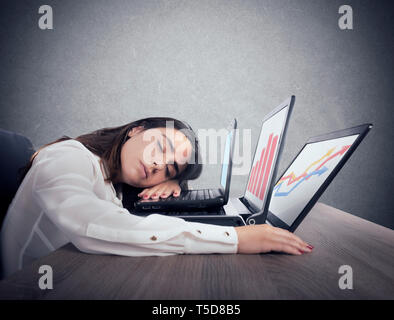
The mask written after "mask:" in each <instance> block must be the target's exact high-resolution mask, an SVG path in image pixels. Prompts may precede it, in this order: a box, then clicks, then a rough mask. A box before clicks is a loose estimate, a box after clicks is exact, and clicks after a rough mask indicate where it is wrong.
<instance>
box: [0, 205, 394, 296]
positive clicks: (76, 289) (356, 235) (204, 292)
mask: <svg viewBox="0 0 394 320" xmlns="http://www.w3.org/2000/svg"><path fill="white" fill-rule="evenodd" d="M295 233H296V234H297V235H299V236H300V237H301V238H302V239H303V240H305V241H307V242H308V243H310V244H312V245H313V246H314V247H315V248H314V250H313V252H312V253H311V254H305V255H302V256H291V255H286V254H279V253H269V254H256V255H237V254H234V255H216V254H215V255H176V256H167V257H122V256H113V255H91V254H85V253H81V252H79V251H78V249H76V248H75V247H74V246H73V245H72V244H68V245H66V246H64V247H62V248H60V249H59V250H57V251H55V252H53V253H51V254H50V255H48V256H47V257H44V258H41V259H38V260H37V261H35V262H34V263H33V264H32V265H31V266H30V267H27V268H25V269H23V270H21V271H19V272H17V273H15V274H14V275H12V276H10V277H9V278H7V279H4V280H3V281H2V282H0V299H164V300H166V299H181V300H182V299H205V300H211V299H240V300H243V299H394V268H393V262H394V231H393V230H391V229H387V228H385V227H382V226H379V225H377V224H374V223H371V222H368V221H366V220H363V219H360V218H358V217H355V216H352V215H350V214H348V213H345V212H343V211H340V210H337V209H334V208H332V207H329V206H327V205H325V204H322V203H318V204H317V205H316V206H315V207H314V208H313V210H312V211H311V212H310V214H309V215H308V216H307V217H306V219H305V220H304V222H303V223H302V224H301V225H300V227H299V228H298V229H297V230H296V232H295ZM44 264H45V265H50V266H51V267H52V268H53V277H54V281H53V289H52V290H41V289H40V288H39V286H38V280H39V278H40V276H42V275H41V274H39V273H38V269H39V267H40V266H41V265H44ZM341 265H349V266H351V267H352V269H353V289H352V290H349V289H348V290H341V289H340V288H339V285H338V281H339V278H340V277H341V276H342V275H341V274H339V273H338V269H339V267H340V266H341Z"/></svg>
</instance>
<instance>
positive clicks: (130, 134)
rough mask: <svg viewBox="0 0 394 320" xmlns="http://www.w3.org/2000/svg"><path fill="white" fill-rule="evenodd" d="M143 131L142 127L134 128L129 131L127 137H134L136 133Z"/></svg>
mask: <svg viewBox="0 0 394 320" xmlns="http://www.w3.org/2000/svg"><path fill="white" fill-rule="evenodd" d="M144 129H145V128H144V127H143V126H138V127H134V128H133V129H131V130H129V133H128V136H129V137H130V138H131V137H132V136H134V135H136V134H137V133H140V132H142V131H144Z"/></svg>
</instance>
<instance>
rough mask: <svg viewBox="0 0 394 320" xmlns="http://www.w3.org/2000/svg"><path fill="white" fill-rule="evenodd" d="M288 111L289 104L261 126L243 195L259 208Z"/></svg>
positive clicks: (264, 200) (263, 198)
mask: <svg viewBox="0 0 394 320" xmlns="http://www.w3.org/2000/svg"><path fill="white" fill-rule="evenodd" d="M288 111H289V105H287V106H286V107H284V108H282V109H281V110H280V111H278V112H277V113H275V114H274V115H273V116H271V117H270V118H268V119H267V120H266V121H264V123H263V125H262V128H261V132H260V137H259V140H258V142H257V147H256V151H255V154H254V159H253V162H252V168H251V171H250V174H249V179H248V183H247V187H246V190H245V195H244V197H245V199H246V200H248V201H249V202H250V203H252V204H253V205H254V206H256V207H257V208H259V209H263V208H264V205H265V203H266V200H267V194H268V193H269V189H270V186H271V180H272V173H273V171H274V168H275V164H276V160H277V155H278V150H279V147H280V143H281V135H282V132H283V130H284V127H285V124H286V119H287V115H288Z"/></svg>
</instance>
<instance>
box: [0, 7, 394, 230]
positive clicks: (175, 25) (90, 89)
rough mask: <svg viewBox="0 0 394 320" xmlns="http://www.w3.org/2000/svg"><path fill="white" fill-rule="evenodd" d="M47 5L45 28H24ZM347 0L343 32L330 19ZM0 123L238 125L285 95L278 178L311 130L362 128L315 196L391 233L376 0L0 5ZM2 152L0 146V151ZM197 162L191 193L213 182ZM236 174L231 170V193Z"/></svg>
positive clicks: (385, 14) (391, 177) (388, 65)
mask: <svg viewBox="0 0 394 320" xmlns="http://www.w3.org/2000/svg"><path fill="white" fill-rule="evenodd" d="M43 4H49V5H51V6H52V8H53V14H54V21H53V22H54V30H45V31H43V30H40V29H39V28H38V19H39V17H40V15H39V14H38V8H39V6H40V5H43ZM342 4H350V5H351V6H352V8H353V14H354V17H353V19H354V21H353V22H354V30H352V31H350V30H346V31H342V30H340V29H339V27H338V18H339V14H338V8H339V6H340V5H342ZM0 6H1V7H0V9H1V10H0V12H1V13H0V17H1V18H0V37H1V38H0V41H1V43H0V66H1V75H0V96H1V99H0V107H1V111H0V127H2V128H4V129H8V130H13V131H16V132H19V133H22V134H24V135H26V136H28V137H30V139H31V140H32V142H33V143H34V145H35V146H36V147H38V146H40V145H42V144H45V143H48V142H50V141H52V140H54V139H56V138H58V137H60V136H62V135H64V134H66V135H70V136H77V135H80V134H82V133H86V132H89V131H92V130H95V129H98V128H102V127H107V126H117V125H121V124H124V123H126V122H130V121H132V120H135V119H138V118H142V117H147V116H155V115H162V116H173V117H176V118H179V119H183V120H187V121H189V123H190V124H191V125H192V126H193V127H194V128H195V129H198V128H206V129H208V128H223V127H225V126H226V125H227V123H228V122H229V121H230V120H231V118H233V117H236V118H237V119H238V124H239V128H240V129H251V130H252V134H253V135H254V136H253V140H252V151H253V150H254V147H255V145H256V143H257V136H258V133H259V130H260V124H261V121H260V120H261V119H262V117H263V116H264V115H265V114H266V113H268V112H269V111H270V110H271V109H272V108H273V107H275V106H276V105H278V104H279V103H280V102H282V101H283V100H284V99H285V98H286V97H288V96H289V95H291V94H294V95H296V105H295V109H294V113H293V117H292V119H291V122H290V126H289V130H288V137H287V141H286V145H285V150H284V152H283V156H282V159H281V163H280V168H279V172H282V170H284V169H285V168H286V166H287V165H288V164H289V162H290V161H291V159H292V158H293V157H294V156H295V155H296V154H297V152H298V151H299V149H300V148H301V147H302V145H303V144H304V142H305V141H306V140H307V139H308V138H309V137H311V136H315V135H318V134H324V133H326V132H330V131H333V130H339V129H343V128H346V127H350V126H354V125H358V124H361V123H364V122H372V123H374V125H375V127H374V128H373V130H372V131H371V132H370V134H369V135H368V136H367V137H366V139H365V140H364V142H363V143H362V144H361V145H360V147H359V148H358V150H357V151H356V152H355V154H354V155H353V157H352V158H351V159H350V161H349V162H348V163H347V164H346V166H345V167H344V168H343V169H342V171H341V172H340V173H339V175H338V176H337V178H336V179H335V180H334V182H333V183H332V184H331V185H330V187H329V188H328V189H327V191H326V192H325V194H324V195H323V196H322V198H321V200H320V201H322V202H324V203H327V204H329V205H332V206H334V207H337V208H340V209H343V210H345V211H347V212H350V213H352V214H355V215H358V216H360V217H363V218H365V219H368V220H370V221H373V222H376V223H379V224H382V225H385V226H388V227H390V228H393V227H394V216H393V214H394V205H393V202H392V201H391V197H392V196H391V194H392V192H393V187H392V184H393V181H394V173H393V172H394V171H393V170H392V165H393V159H394V156H393V138H394V130H393V128H392V125H393V114H392V109H393V107H392V100H393V95H394V94H393V85H392V80H393V76H392V70H393V66H394V59H393V30H394V28H392V23H391V21H392V20H393V10H392V5H391V4H390V1H382V0H381V1H372V0H363V1H346V2H345V1H336V0H330V1H328V0H327V1H322V0H297V1H296V0H261V1H231V0H226V1H216V0H209V1H204V0H201V1H178V0H173V1H172V0H171V1H164V0H155V1H142V0H140V1H126V0H122V1H121V0H116V1H103V0H101V1H98V0H97V1H95V0H90V1H77V0H68V1H52V0H48V1H47V0H46V1H35V0H24V1H22V0H18V1H8V0H7V1H2V2H1V5H0ZM2 153H3V155H4V154H6V150H3V151H2ZM219 168H220V165H208V166H206V167H205V169H204V173H203V175H202V176H201V178H200V179H199V180H197V181H195V182H193V183H192V185H193V186H194V187H207V186H208V187H209V186H212V185H213V184H214V185H217V184H218V182H219V175H220V174H219ZM246 180H247V176H246V175H244V176H234V177H233V180H232V187H231V194H232V196H240V195H241V194H243V192H244V189H245V184H246Z"/></svg>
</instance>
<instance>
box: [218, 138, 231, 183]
mask: <svg viewBox="0 0 394 320" xmlns="http://www.w3.org/2000/svg"><path fill="white" fill-rule="evenodd" d="M232 137H233V132H232V131H230V132H229V134H228V135H227V138H226V145H225V146H224V155H223V164H222V174H221V177H220V183H221V185H222V187H223V189H224V190H226V184H227V171H228V165H229V163H230V148H231V141H232Z"/></svg>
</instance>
